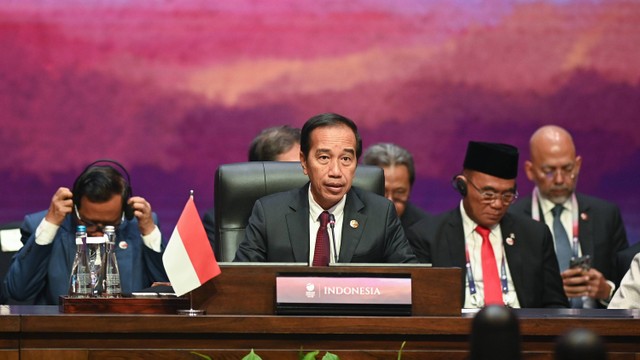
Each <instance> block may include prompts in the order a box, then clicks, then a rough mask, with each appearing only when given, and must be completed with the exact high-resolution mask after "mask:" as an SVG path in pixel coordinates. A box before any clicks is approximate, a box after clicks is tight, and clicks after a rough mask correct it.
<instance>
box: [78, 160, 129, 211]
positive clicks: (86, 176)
mask: <svg viewBox="0 0 640 360" xmlns="http://www.w3.org/2000/svg"><path fill="white" fill-rule="evenodd" d="M128 191H129V185H128V184H127V181H126V180H125V179H124V177H123V176H122V174H120V173H119V172H118V171H117V170H116V169H114V168H113V167H111V166H92V167H90V168H88V169H87V170H85V171H84V172H83V173H82V174H80V176H78V178H77V179H76V181H75V183H74V186H73V203H74V205H76V206H77V207H78V209H79V208H80V203H81V201H80V200H81V199H82V197H83V196H86V197H87V199H89V201H91V202H96V203H102V202H105V201H108V200H109V199H111V198H112V197H113V196H114V195H121V196H122V201H123V209H124V206H125V204H124V202H125V201H127V199H128V197H129V194H128Z"/></svg>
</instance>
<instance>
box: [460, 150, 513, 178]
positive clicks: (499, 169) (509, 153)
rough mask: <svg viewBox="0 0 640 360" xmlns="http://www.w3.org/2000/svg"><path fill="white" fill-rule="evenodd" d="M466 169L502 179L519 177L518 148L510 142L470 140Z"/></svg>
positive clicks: (465, 159)
mask: <svg viewBox="0 0 640 360" xmlns="http://www.w3.org/2000/svg"><path fill="white" fill-rule="evenodd" d="M463 167H464V168H465V169H468V170H475V171H478V172H481V173H484V174H488V175H491V176H495V177H499V178H501V179H508V180H511V179H515V178H516V177H518V148H516V147H515V146H512V145H508V144H497V143H489V142H478V141H469V144H468V145H467V155H466V156H465V158H464V166H463Z"/></svg>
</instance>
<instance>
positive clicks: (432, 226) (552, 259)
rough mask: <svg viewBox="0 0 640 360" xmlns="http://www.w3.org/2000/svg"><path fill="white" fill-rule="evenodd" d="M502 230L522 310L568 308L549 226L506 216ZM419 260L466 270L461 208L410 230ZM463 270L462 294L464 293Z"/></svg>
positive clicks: (420, 223)
mask: <svg viewBox="0 0 640 360" xmlns="http://www.w3.org/2000/svg"><path fill="white" fill-rule="evenodd" d="M500 231H501V232H502V236H503V237H504V239H506V238H507V237H508V236H510V235H511V234H513V235H514V236H513V238H514V240H515V241H514V243H513V245H509V244H507V242H506V241H505V240H504V239H503V246H504V249H505V255H506V257H507V263H508V264H509V270H510V272H511V278H512V280H513V284H514V287H515V291H516V294H517V296H518V302H519V303H520V306H521V307H523V308H543V307H568V305H569V304H568V300H567V297H566V296H565V294H564V290H563V288H562V279H561V278H560V270H559V269H558V261H557V260H556V254H555V250H554V248H553V239H552V236H551V232H550V231H549V229H548V227H547V226H545V225H542V224H540V223H538V222H535V221H533V220H531V219H530V218H526V217H523V216H517V215H512V214H509V213H507V214H505V216H504V217H503V218H502V221H500ZM407 237H408V238H409V241H410V243H411V246H412V247H413V250H414V252H415V253H416V256H417V257H418V260H419V261H421V262H425V263H431V264H433V266H434V267H459V268H462V269H465V263H466V260H465V238H464V229H463V226H462V215H461V214H460V208H459V207H456V208H455V209H453V210H451V211H449V212H445V213H443V214H440V215H438V216H433V217H429V218H427V219H425V220H422V221H420V222H418V223H416V224H415V225H414V226H412V227H411V228H409V230H408V231H407ZM465 278H466V271H463V278H462V279H461V283H462V294H463V297H464V294H465V289H464V286H465Z"/></svg>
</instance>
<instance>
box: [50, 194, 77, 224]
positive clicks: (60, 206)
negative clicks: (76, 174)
mask: <svg viewBox="0 0 640 360" xmlns="http://www.w3.org/2000/svg"><path fill="white" fill-rule="evenodd" d="M71 211H73V194H72V193H71V190H69V189H68V188H66V187H61V188H59V189H58V190H57V191H56V193H55V194H53V198H51V204H50V205H49V210H48V211H47V214H46V215H45V217H44V218H45V219H46V220H47V221H48V222H49V223H51V224H54V225H58V226H60V225H61V224H62V221H64V218H65V217H66V216H67V215H68V214H70V213H71Z"/></svg>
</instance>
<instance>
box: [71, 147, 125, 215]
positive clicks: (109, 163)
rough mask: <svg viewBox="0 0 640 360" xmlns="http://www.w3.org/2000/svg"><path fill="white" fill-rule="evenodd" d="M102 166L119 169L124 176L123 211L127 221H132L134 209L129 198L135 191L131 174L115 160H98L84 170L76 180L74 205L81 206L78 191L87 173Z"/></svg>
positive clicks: (74, 184)
mask: <svg viewBox="0 0 640 360" xmlns="http://www.w3.org/2000/svg"><path fill="white" fill-rule="evenodd" d="M100 164H105V165H107V166H110V167H112V168H113V167H117V168H118V169H119V171H118V172H119V173H120V175H122V176H123V177H124V179H125V183H126V184H125V186H124V190H123V193H122V209H123V212H124V217H125V218H126V219H127V220H132V219H133V211H134V210H133V207H132V206H131V205H129V198H131V195H132V194H133V191H132V190H131V177H130V176H129V172H128V171H127V169H125V167H124V166H123V165H122V164H120V163H119V162H117V161H115V160H110V159H100V160H96V161H94V162H92V163H91V164H89V165H87V167H85V168H84V170H83V171H82V173H81V174H80V175H79V176H78V177H77V178H76V180H75V181H74V183H73V190H72V191H73V203H74V204H79V203H80V196H78V194H79V191H78V186H79V185H80V182H81V181H82V179H83V178H84V177H85V176H86V175H87V173H88V172H89V170H91V168H93V167H95V166H99V165H100Z"/></svg>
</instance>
